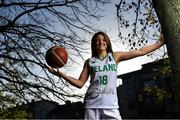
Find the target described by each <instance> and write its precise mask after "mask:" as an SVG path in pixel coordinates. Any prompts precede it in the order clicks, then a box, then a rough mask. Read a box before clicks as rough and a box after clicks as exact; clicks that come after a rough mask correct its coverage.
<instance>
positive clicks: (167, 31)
mask: <svg viewBox="0 0 180 120" xmlns="http://www.w3.org/2000/svg"><path fill="white" fill-rule="evenodd" d="M152 1H153V5H154V8H155V11H156V13H157V16H158V18H159V21H160V24H161V27H162V32H163V34H164V38H165V43H166V46H167V51H168V56H169V59H170V62H171V68H172V80H173V88H174V93H175V97H176V102H177V109H178V112H179V111H180V0H152Z"/></svg>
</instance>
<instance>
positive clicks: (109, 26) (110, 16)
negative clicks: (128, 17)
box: [61, 3, 155, 101]
mask: <svg viewBox="0 0 180 120" xmlns="http://www.w3.org/2000/svg"><path fill="white" fill-rule="evenodd" d="M104 10H105V11H104V12H103V13H104V17H103V18H102V19H100V20H99V21H94V23H93V24H95V25H96V27H97V28H99V29H100V30H101V31H104V32H106V33H107V34H108V36H109V38H110V40H111V42H112V41H113V42H112V48H113V51H129V49H128V48H126V46H125V45H123V44H122V43H119V42H115V41H116V40H117V39H119V38H118V23H117V20H116V7H115V3H113V4H109V5H106V6H105V7H104ZM122 33H123V32H122ZM117 41H118V40H117ZM153 42H155V41H153ZM151 43H152V42H151ZM83 57H84V58H85V59H88V58H89V57H91V51H89V53H88V54H85V55H84V56H83ZM80 61H81V60H80ZM152 61H154V59H152V58H151V57H148V56H147V55H145V56H142V57H137V58H134V59H131V60H127V61H123V62H120V63H119V64H118V69H117V75H121V74H126V73H129V72H132V71H136V70H139V69H141V67H142V65H143V64H146V63H149V62H152ZM81 63H82V64H81ZM81 63H80V64H78V65H77V64H71V66H70V67H71V68H70V69H67V68H68V67H66V66H69V65H68V63H67V64H66V65H65V67H64V68H61V70H62V71H63V72H64V73H65V74H67V75H69V76H72V77H75V78H79V75H80V73H81V71H82V69H83V64H84V63H83V61H81ZM117 83H118V85H122V84H123V83H122V81H121V79H118V80H117ZM88 85H89V82H86V84H85V85H84V87H83V88H81V89H78V88H75V87H73V86H72V88H73V89H74V93H75V94H78V95H79V94H85V92H86V90H87V87H88ZM70 100H71V101H73V99H72V98H71V99H70ZM82 100H83V99H82ZM74 101H76V99H74Z"/></svg>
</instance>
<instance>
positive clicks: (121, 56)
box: [113, 33, 164, 63]
mask: <svg viewBox="0 0 180 120" xmlns="http://www.w3.org/2000/svg"><path fill="white" fill-rule="evenodd" d="M162 45H164V37H163V34H162V33H161V35H160V37H159V41H158V42H157V43H155V44H152V45H149V46H146V47H142V48H140V49H138V50H133V51H129V52H114V54H113V55H114V58H115V60H116V63H119V62H120V61H123V60H129V59H132V58H135V57H138V56H143V55H146V54H148V53H150V52H153V51H155V50H157V49H158V48H160V47H161V46H162Z"/></svg>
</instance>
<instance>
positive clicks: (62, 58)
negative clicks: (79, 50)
mask: <svg viewBox="0 0 180 120" xmlns="http://www.w3.org/2000/svg"><path fill="white" fill-rule="evenodd" d="M45 59H46V62H47V64H48V65H49V66H51V67H53V68H60V67H63V66H64V65H65V64H66V63H67V60H68V53H67V51H66V49H65V48H64V47H60V46H53V47H51V48H50V49H48V50H47V52H46V56H45Z"/></svg>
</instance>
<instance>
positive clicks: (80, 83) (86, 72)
mask: <svg viewBox="0 0 180 120" xmlns="http://www.w3.org/2000/svg"><path fill="white" fill-rule="evenodd" d="M49 72H51V73H52V74H54V75H56V76H58V77H62V78H63V79H64V80H66V81H67V82H68V83H70V84H71V85H73V86H75V87H78V88H82V87H83V86H84V84H85V83H86V81H87V79H88V77H89V69H88V60H86V62H85V63H84V66H83V70H82V72H81V74H80V76H79V79H76V78H74V77H71V76H67V75H65V74H64V73H62V72H60V71H59V70H57V71H56V70H55V69H53V68H49Z"/></svg>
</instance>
